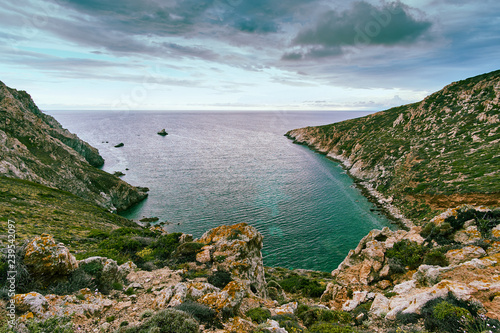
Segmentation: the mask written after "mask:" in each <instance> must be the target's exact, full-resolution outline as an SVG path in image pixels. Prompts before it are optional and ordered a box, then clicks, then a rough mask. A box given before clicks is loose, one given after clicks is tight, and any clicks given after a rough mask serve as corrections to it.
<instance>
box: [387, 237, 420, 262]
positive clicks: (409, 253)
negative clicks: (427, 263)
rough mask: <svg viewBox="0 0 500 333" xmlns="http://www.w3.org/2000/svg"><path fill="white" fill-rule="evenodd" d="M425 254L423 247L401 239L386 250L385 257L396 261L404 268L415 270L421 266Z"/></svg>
mask: <svg viewBox="0 0 500 333" xmlns="http://www.w3.org/2000/svg"><path fill="white" fill-rule="evenodd" d="M425 253H426V248H425V247H424V246H422V245H419V244H418V243H417V242H412V241H409V240H407V239H403V240H402V241H399V242H397V243H395V244H394V246H393V247H392V248H390V249H388V250H387V252H386V257H387V258H390V259H394V260H396V261H397V262H398V263H400V264H401V265H403V266H404V267H409V268H410V269H416V268H417V267H418V266H420V264H422V261H423V257H424V255H425Z"/></svg>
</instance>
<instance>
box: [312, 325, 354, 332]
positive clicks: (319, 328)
mask: <svg viewBox="0 0 500 333" xmlns="http://www.w3.org/2000/svg"><path fill="white" fill-rule="evenodd" d="M309 332H310V333H353V332H356V331H355V330H354V329H353V328H352V327H350V326H340V325H336V324H332V323H318V324H314V325H313V326H312V327H310V328H309Z"/></svg>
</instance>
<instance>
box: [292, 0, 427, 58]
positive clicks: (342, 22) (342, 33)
mask: <svg viewBox="0 0 500 333" xmlns="http://www.w3.org/2000/svg"><path fill="white" fill-rule="evenodd" d="M431 25H432V23H431V22H430V21H428V20H424V19H418V18H416V17H414V14H413V12H412V10H411V8H410V7H408V6H406V5H404V4H402V3H400V2H392V3H384V4H383V6H381V7H375V6H373V5H372V4H369V3H367V2H364V1H359V2H355V3H353V4H352V6H351V8H350V9H348V10H345V11H335V10H331V11H328V12H326V13H324V14H323V15H322V16H321V17H320V18H319V19H318V21H317V23H316V24H315V26H313V27H309V28H306V29H304V30H302V31H300V32H299V33H298V34H297V36H296V37H295V38H294V39H293V41H292V44H293V45H295V46H303V47H304V46H305V47H312V49H311V50H306V51H305V52H302V53H300V52H297V51H295V53H287V54H285V55H284V56H283V59H284V60H297V59H302V58H304V57H312V58H323V57H326V56H334V55H338V54H339V48H340V47H345V46H355V45H370V44H371V45H384V46H393V45H409V44H412V43H414V42H416V41H417V40H419V39H420V38H421V37H422V36H423V35H424V34H425V33H426V32H427V31H428V30H429V28H430V27H431ZM340 53H341V52H340Z"/></svg>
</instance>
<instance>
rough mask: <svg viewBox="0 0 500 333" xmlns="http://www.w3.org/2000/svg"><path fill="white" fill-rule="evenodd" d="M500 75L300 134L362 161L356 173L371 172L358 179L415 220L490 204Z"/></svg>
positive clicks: (494, 194) (499, 189)
mask: <svg viewBox="0 0 500 333" xmlns="http://www.w3.org/2000/svg"><path fill="white" fill-rule="evenodd" d="M499 81H500V71H495V72H491V73H488V74H484V75H480V76H476V77H473V78H470V79H467V80H464V81H460V82H455V83H453V84H451V85H449V86H447V87H445V88H444V89H443V90H441V91H439V92H436V93H434V94H432V95H430V96H428V97H427V98H426V99H424V100H423V101H422V102H419V103H414V104H409V105H404V106H400V107H396V108H392V109H389V110H386V111H383V112H378V113H375V114H372V115H369V116H366V117H362V118H357V119H351V120H347V121H343V122H339V123H335V124H331V125H326V126H318V127H308V128H307V129H305V131H306V136H310V137H313V138H315V140H314V141H315V142H316V143H315V148H321V150H322V151H335V152H338V154H341V155H343V156H344V157H350V159H351V160H356V161H360V162H362V164H361V172H362V173H364V174H365V175H370V176H367V178H369V179H363V180H368V181H369V182H370V183H371V184H372V185H373V186H374V188H376V189H377V190H378V191H380V192H381V193H382V194H384V195H385V196H386V197H392V198H393V199H394V200H393V203H394V204H396V206H398V207H399V208H401V209H402V210H403V212H404V214H405V215H406V216H407V217H409V218H411V219H413V220H414V221H419V220H421V219H422V218H430V217H433V216H434V215H436V212H438V211H440V210H443V209H445V208H450V207H455V206H458V205H459V203H467V202H470V203H475V204H484V205H488V206H495V205H498V204H499V196H498V194H499V193H500V173H499V172H498V171H499V166H500V146H499V145H498V143H497V142H498V140H499V139H500V132H499V131H498V129H499V126H498V121H499V119H498V115H499V114H500V105H498V104H495V103H493V99H494V98H497V97H498V92H497V90H495V87H496V86H497V85H498V84H499ZM478 86H480V87H481V88H479V89H478V88H477V87H478ZM464 96H467V97H464ZM288 134H290V132H289V133H288ZM291 134H292V135H293V131H292V133H291ZM318 142H319V143H318ZM305 143H307V139H306V142H305ZM358 165H359V164H358ZM452 194H455V196H454V197H452V196H451V195H452ZM456 194H459V196H456Z"/></svg>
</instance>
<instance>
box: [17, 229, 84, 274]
mask: <svg viewBox="0 0 500 333" xmlns="http://www.w3.org/2000/svg"><path fill="white" fill-rule="evenodd" d="M24 263H25V264H26V266H27V268H28V270H29V272H30V273H31V274H32V275H33V276H36V277H37V278H38V279H40V280H44V281H45V282H50V281H51V280H52V279H57V278H60V277H61V276H64V275H68V274H69V273H71V272H72V271H73V270H75V269H76V268H78V262H77V261H76V259H75V257H74V256H73V255H72V254H71V253H70V252H69V250H68V248H67V247H65V246H64V244H61V243H59V244H57V243H56V241H55V240H54V238H53V237H52V236H51V235H48V234H42V235H41V236H38V237H35V238H34V239H33V240H32V241H31V242H29V243H28V245H27V246H26V249H25V254H24Z"/></svg>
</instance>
